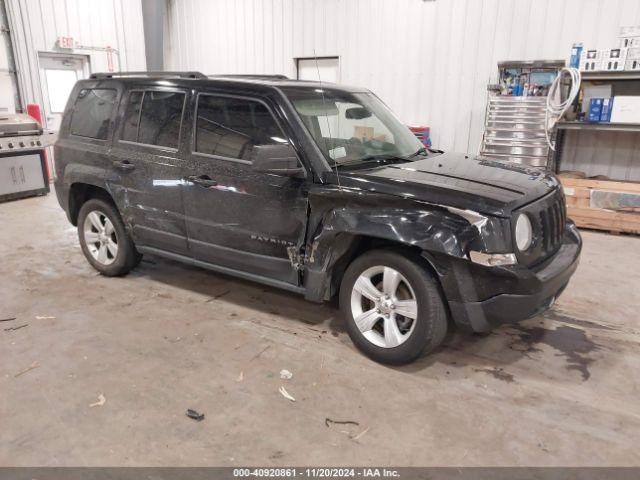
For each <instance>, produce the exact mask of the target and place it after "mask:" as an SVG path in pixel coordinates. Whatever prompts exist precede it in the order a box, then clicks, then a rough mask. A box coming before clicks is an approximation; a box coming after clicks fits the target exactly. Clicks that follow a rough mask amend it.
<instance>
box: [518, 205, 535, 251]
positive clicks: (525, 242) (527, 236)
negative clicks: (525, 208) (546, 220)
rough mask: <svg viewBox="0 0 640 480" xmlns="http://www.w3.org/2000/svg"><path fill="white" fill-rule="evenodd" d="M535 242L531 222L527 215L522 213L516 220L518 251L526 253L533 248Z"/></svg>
mask: <svg viewBox="0 0 640 480" xmlns="http://www.w3.org/2000/svg"><path fill="white" fill-rule="evenodd" d="M532 240H533V229H532V228H531V220H529V217H528V216H527V214H525V213H521V214H520V215H519V216H518V220H516V246H517V247H518V250H520V251H521V252H524V251H525V250H526V249H527V248H529V247H530V246H531V242H532Z"/></svg>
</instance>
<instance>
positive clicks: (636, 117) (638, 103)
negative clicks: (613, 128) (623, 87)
mask: <svg viewBox="0 0 640 480" xmlns="http://www.w3.org/2000/svg"><path fill="white" fill-rule="evenodd" d="M601 111H602V109H601ZM611 122H612V123H640V97H633V96H626V95H618V96H616V97H615V98H614V101H613V108H612V109H611Z"/></svg>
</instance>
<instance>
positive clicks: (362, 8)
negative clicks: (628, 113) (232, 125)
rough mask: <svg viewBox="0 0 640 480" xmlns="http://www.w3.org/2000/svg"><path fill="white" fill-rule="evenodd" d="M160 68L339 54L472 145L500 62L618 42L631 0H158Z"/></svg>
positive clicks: (260, 65)
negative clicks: (164, 10)
mask: <svg viewBox="0 0 640 480" xmlns="http://www.w3.org/2000/svg"><path fill="white" fill-rule="evenodd" d="M168 3H169V8H168V14H167V15H168V18H167V22H166V35H165V68H166V69H168V70H181V69H185V70H200V71H202V72H204V73H208V74H215V73H284V74H286V75H289V76H291V77H293V78H295V73H296V72H295V63H294V58H296V57H310V56H313V55H314V54H315V55H317V56H339V57H340V67H341V82H342V83H347V84H354V85H361V86H365V87H367V88H369V89H371V90H373V91H374V92H376V93H377V94H378V95H379V96H380V97H381V98H383V99H384V100H385V101H386V102H387V103H388V104H389V105H390V106H391V107H392V108H393V109H394V111H395V112H396V113H397V114H398V115H399V116H400V118H401V119H402V120H403V121H404V122H406V123H408V124H426V125H429V126H431V128H432V138H433V140H434V145H435V146H437V147H440V148H443V149H446V150H457V151H467V152H472V153H474V152H476V151H477V148H478V144H479V142H480V139H481V135H482V126H483V123H484V109H485V100H486V85H487V83H489V81H490V79H492V80H495V77H496V76H497V66H496V64H497V62H498V61H500V60H533V59H565V58H567V57H568V56H569V53H570V48H571V44H572V43H573V42H575V41H581V42H583V43H584V44H585V47H596V48H607V47H614V46H617V38H616V36H617V34H618V30H619V27H620V26H621V25H634V24H636V25H637V24H640V0H536V1H533V0H435V1H424V0H168Z"/></svg>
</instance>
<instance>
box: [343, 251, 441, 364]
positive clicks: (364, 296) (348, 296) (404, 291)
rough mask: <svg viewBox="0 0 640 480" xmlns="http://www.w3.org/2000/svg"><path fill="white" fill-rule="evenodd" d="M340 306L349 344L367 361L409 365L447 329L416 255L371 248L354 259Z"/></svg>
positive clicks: (435, 294)
mask: <svg viewBox="0 0 640 480" xmlns="http://www.w3.org/2000/svg"><path fill="white" fill-rule="evenodd" d="M340 309H341V311H342V314H343V316H344V318H345V320H346V323H347V332H348V333H349V336H350V337H351V340H352V341H353V343H354V344H355V345H356V347H358V348H359V349H360V350H361V351H362V352H363V353H364V354H365V355H367V356H368V357H370V358H371V359H373V360H375V361H377V362H380V363H386V364H395V365H399V364H404V363H409V362H411V361H413V360H415V359H416V358H418V357H419V356H421V355H423V354H425V353H429V352H431V351H433V350H434V349H435V348H436V347H438V346H439V345H440V344H441V343H442V341H443V340H444V338H445V335H446V333H447V311H446V309H445V306H444V303H443V301H442V297H441V295H440V291H439V288H438V284H437V282H436V280H435V279H434V278H433V276H432V275H431V274H430V273H429V271H428V270H427V269H426V268H425V267H423V265H421V262H420V259H419V258H410V257H407V256H405V255H402V254H400V253H397V252H395V251H390V250H373V251H370V252H367V253H365V254H364V255H362V256H360V257H358V258H357V259H355V260H354V261H353V262H352V263H351V264H350V265H349V267H348V268H347V270H346V272H345V274H344V276H343V278H342V284H341V286H340Z"/></svg>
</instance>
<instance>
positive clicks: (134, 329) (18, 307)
mask: <svg viewBox="0 0 640 480" xmlns="http://www.w3.org/2000/svg"><path fill="white" fill-rule="evenodd" d="M0 225H1V228H0V279H1V280H0V318H6V317H17V319H16V320H15V321H10V322H2V323H0V345H1V348H0V392H1V394H0V426H1V427H0V465H3V466H7V465H14V466H29V465H49V466H58V465H67V466H68V465H78V466H96V465H129V466H133V465H147V466H163V465H175V466H196V465H247V464H256V465H265V466H266V465H309V464H311V465H340V464H342V465H372V464H375V465H405V466H408V465H431V466H447V465H535V466H542V465H638V464H639V463H640V452H639V450H638V444H639V441H640V402H639V401H638V395H639V394H640V389H639V385H640V378H639V374H638V372H640V348H638V347H639V341H640V316H639V315H638V312H639V311H640V295H639V294H638V285H639V281H640V239H638V238H634V237H628V236H609V235H604V234H599V233H593V232H584V240H585V247H584V254H583V258H582V263H581V265H580V267H579V269H578V272H577V274H576V276H575V277H574V279H573V280H572V282H571V283H570V285H569V287H568V288H567V290H566V292H565V294H564V296H563V297H562V298H561V299H560V300H559V302H558V303H557V305H556V306H555V307H554V309H553V310H552V311H551V312H548V313H547V314H546V315H545V316H544V317H540V318H535V319H532V320H529V321H527V322H524V323H522V324H520V325H518V326H512V327H502V328H500V329H499V330H497V331H495V332H493V333H492V334H490V335H487V336H471V335H462V334H456V335H454V336H452V338H450V339H449V340H448V341H447V342H446V344H445V346H444V347H443V348H441V349H440V350H439V351H437V352H436V353H435V354H433V355H431V356H430V357H427V358H423V359H422V360H420V361H418V362H417V363H415V364H413V365H410V366H406V367H402V368H389V367H384V366H381V365H377V364H375V363H373V362H371V361H369V360H368V359H366V358H365V357H363V356H362V355H360V354H359V353H358V352H357V351H356V350H355V349H354V347H353V346H352V345H351V342H350V340H349V338H348V336H347V335H346V333H344V331H343V328H342V324H341V321H340V319H339V317H338V313H337V311H336V310H334V309H333V308H332V307H330V306H317V305H315V304H310V303H307V302H305V301H304V300H303V299H302V298H299V297H297V296H295V295H293V294H288V293H286V292H281V291H278V290H275V289H271V288H265V287H263V286H260V285H256V284H252V283H249V282H244V281H238V280H235V279H232V278H229V277H225V276H222V275H217V274H214V273H210V272H207V271H204V270H199V269H196V268H191V267H187V266H183V265H180V264H177V263H174V262H169V261H165V260H161V259H158V258H148V259H145V261H144V262H143V263H142V264H141V266H140V267H139V268H138V269H137V270H136V271H135V272H133V273H132V274H130V275H129V276H127V277H125V278H117V279H112V278H104V277H102V276H100V275H97V274H96V272H95V271H94V270H93V269H92V268H91V267H90V266H89V264H88V263H87V262H86V261H85V259H84V258H83V256H82V253H81V251H80V248H79V246H78V241H77V238H76V232H75V229H74V228H73V227H72V226H71V225H70V224H69V223H67V221H66V219H65V216H64V214H63V212H62V210H61V209H60V208H59V207H58V205H57V203H56V201H55V198H54V196H53V195H49V196H48V197H41V198H32V199H26V200H21V201H15V202H9V203H4V204H0ZM39 317H40V318H39ZM24 324H27V325H28V326H26V327H23V328H19V329H16V330H8V331H7V330H5V329H7V328H12V327H19V326H21V325H24ZM35 362H37V363H35ZM30 366H35V367H36V368H33V369H31V370H29V371H26V372H24V371H25V369H27V368H28V367H30ZM281 369H288V370H290V371H291V372H292V373H293V378H292V379H290V380H281V379H280V375H279V372H280V370H281ZM21 372H24V373H22V374H20V373H21ZM280 386H285V388H286V390H287V391H288V392H289V393H290V394H291V395H292V396H294V397H295V399H296V401H295V402H291V401H289V400H287V399H285V398H284V397H283V396H282V395H281V394H280V393H278V389H279V387H280ZM100 394H103V395H104V397H105V398H106V403H105V404H104V405H102V406H96V407H90V406H89V405H90V404H91V403H93V402H96V401H97V399H98V396H99V395H100ZM187 408H193V409H196V410H198V411H201V412H204V413H205V414H206V418H205V420H204V421H202V422H196V421H194V420H191V419H189V418H187V417H186V416H185V411H186V409H187ZM327 418H329V419H333V420H341V421H354V422H357V423H358V425H353V424H347V425H341V424H334V423H331V422H330V421H327V420H326V419H327Z"/></svg>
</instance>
